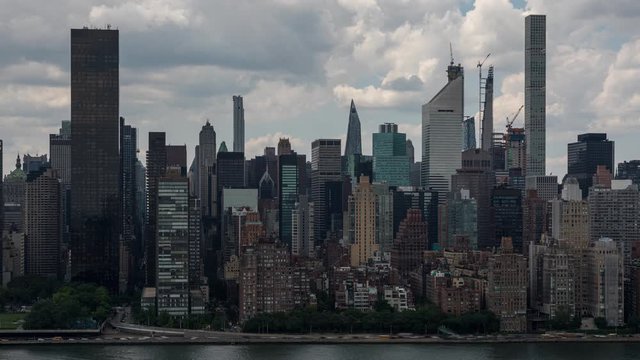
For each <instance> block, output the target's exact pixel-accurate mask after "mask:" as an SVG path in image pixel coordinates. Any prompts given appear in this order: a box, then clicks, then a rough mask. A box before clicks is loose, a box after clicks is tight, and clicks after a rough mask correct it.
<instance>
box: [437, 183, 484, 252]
mask: <svg viewBox="0 0 640 360" xmlns="http://www.w3.org/2000/svg"><path fill="white" fill-rule="evenodd" d="M446 206H447V222H448V224H447V239H438V241H439V243H440V246H441V247H442V248H450V247H453V246H454V245H455V244H456V242H457V241H456V240H457V239H458V238H461V237H464V238H465V239H466V240H467V241H468V244H469V248H470V249H477V248H478V204H477V201H476V200H475V199H472V198H471V197H470V196H469V190H467V189H460V191H452V192H451V193H450V198H449V200H447V205H446Z"/></svg>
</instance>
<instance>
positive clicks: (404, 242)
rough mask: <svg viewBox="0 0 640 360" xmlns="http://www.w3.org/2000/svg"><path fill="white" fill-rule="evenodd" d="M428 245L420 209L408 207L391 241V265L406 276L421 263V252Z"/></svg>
mask: <svg viewBox="0 0 640 360" xmlns="http://www.w3.org/2000/svg"><path fill="white" fill-rule="evenodd" d="M428 245H429V244H428V242H427V223H426V222H424V221H423V217H422V213H421V212H420V209H417V208H414V209H409V210H408V211H407V215H406V217H405V218H404V219H403V220H402V222H400V227H399V229H398V234H397V236H396V238H395V240H394V242H393V248H392V249H391V267H393V268H394V269H397V270H398V272H400V275H402V276H403V277H405V278H406V277H408V276H409V273H410V272H412V271H414V270H415V269H416V268H417V267H419V266H420V265H421V264H422V254H423V252H424V251H425V250H428Z"/></svg>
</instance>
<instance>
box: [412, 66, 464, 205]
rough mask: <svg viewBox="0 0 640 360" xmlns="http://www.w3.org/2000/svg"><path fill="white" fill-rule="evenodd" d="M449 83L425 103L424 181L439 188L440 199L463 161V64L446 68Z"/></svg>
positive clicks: (423, 107)
mask: <svg viewBox="0 0 640 360" xmlns="http://www.w3.org/2000/svg"><path fill="white" fill-rule="evenodd" d="M447 74H448V79H449V81H448V83H447V84H446V85H445V86H444V87H443V88H442V90H440V91H439V92H438V93H437V94H436V96H434V97H433V99H431V100H430V101H429V102H428V103H426V104H424V105H422V170H421V179H420V182H421V185H422V187H424V188H426V189H433V190H434V191H437V192H438V195H439V202H440V203H441V204H442V203H444V202H445V201H446V199H447V193H448V192H449V191H450V190H451V186H450V185H451V175H453V174H455V173H456V169H459V168H460V164H461V149H462V127H461V126H460V124H461V123H462V120H463V115H464V75H463V68H462V66H460V65H458V66H454V65H453V63H451V65H450V66H449V67H448V69H447Z"/></svg>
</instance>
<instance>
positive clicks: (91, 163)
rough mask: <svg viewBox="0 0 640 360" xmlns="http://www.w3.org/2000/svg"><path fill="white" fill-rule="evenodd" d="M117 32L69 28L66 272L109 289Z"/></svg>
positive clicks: (115, 225)
mask: <svg viewBox="0 0 640 360" xmlns="http://www.w3.org/2000/svg"><path fill="white" fill-rule="evenodd" d="M118 54H119V50H118V30H110V29H107V30H98V29H87V28H84V29H72V30H71V148H72V151H71V183H72V184H73V186H72V188H71V201H72V203H71V272H72V273H71V275H72V277H76V278H79V279H85V280H91V281H96V282H98V283H100V284H104V285H106V286H108V287H109V288H110V289H112V290H115V289H116V286H117V283H118V282H117V280H118V276H117V274H118V259H117V254H118V252H117V250H118V238H119V235H120V234H119V232H120V216H119V210H120V208H119V204H118V203H119V191H118V184H119V175H118V174H119V168H120V157H119V152H118V143H119V137H118V128H119V121H118V119H119V117H118V115H119V114H118V113H119V108H118V106H119V72H118V71H119V70H118V67H119V60H118V57H119V55H118Z"/></svg>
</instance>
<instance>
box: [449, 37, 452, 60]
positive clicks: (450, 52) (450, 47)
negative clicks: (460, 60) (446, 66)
mask: <svg viewBox="0 0 640 360" xmlns="http://www.w3.org/2000/svg"><path fill="white" fill-rule="evenodd" d="M449 55H450V57H451V65H452V66H453V47H452V46H451V41H449Z"/></svg>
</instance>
